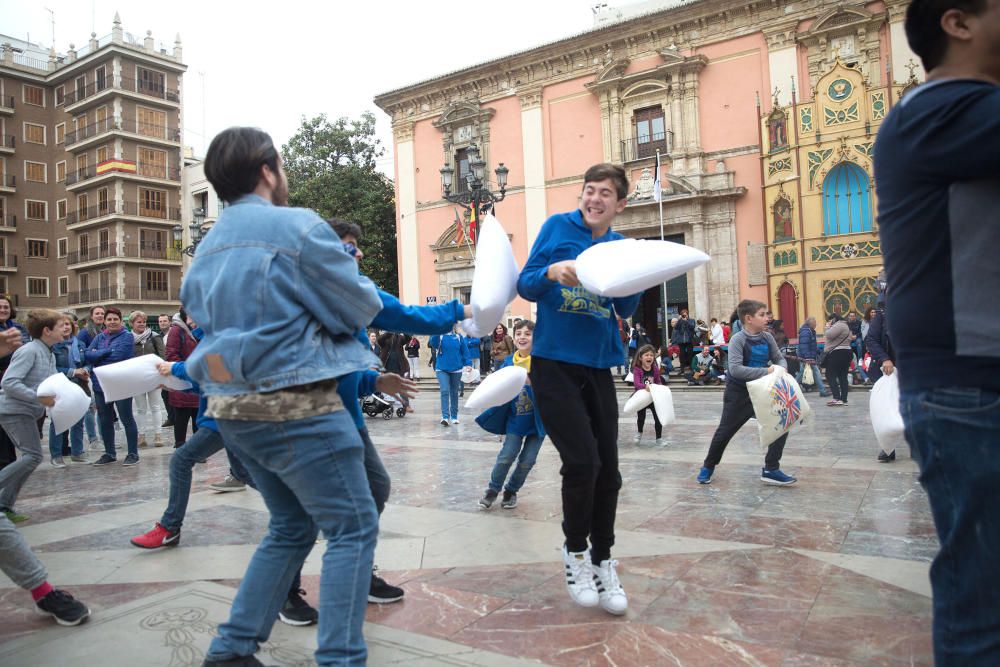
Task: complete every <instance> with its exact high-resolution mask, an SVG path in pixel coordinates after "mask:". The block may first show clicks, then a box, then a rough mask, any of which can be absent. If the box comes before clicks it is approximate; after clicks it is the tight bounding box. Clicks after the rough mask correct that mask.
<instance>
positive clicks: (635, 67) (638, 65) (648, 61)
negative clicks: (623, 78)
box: [625, 55, 663, 74]
mask: <svg viewBox="0 0 1000 667" xmlns="http://www.w3.org/2000/svg"><path fill="white" fill-rule="evenodd" d="M662 64H663V58H661V57H660V56H658V55H656V56H649V57H648V58H639V59H638V60H633V61H632V62H630V63H629V64H628V67H626V68H625V73H626V74H634V73H636V72H644V71H646V70H648V69H653V68H655V67H658V66H660V65H662Z"/></svg>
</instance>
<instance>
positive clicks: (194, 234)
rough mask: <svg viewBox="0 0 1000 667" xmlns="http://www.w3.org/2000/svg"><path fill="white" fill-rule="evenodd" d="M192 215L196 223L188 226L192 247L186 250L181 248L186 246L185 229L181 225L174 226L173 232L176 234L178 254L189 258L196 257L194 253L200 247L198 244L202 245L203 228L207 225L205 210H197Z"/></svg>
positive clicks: (175, 245) (175, 240) (175, 243)
mask: <svg viewBox="0 0 1000 667" xmlns="http://www.w3.org/2000/svg"><path fill="white" fill-rule="evenodd" d="M192 213H193V215H194V222H192V223H191V224H190V225H188V231H189V232H190V233H191V245H189V246H187V247H186V248H182V247H181V246H182V245H184V228H183V227H181V226H180V225H174V227H173V229H172V230H171V231H173V234H174V247H175V248H177V251H178V252H181V253H184V254H185V255H187V256H188V257H194V251H195V249H196V248H197V247H198V244H199V243H201V239H202V238H203V237H204V232H203V231H202V227H203V226H204V224H205V209H203V208H196V209H194V211H193V212H192Z"/></svg>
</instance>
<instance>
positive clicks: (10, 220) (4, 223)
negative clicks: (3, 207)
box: [0, 213, 17, 232]
mask: <svg viewBox="0 0 1000 667" xmlns="http://www.w3.org/2000/svg"><path fill="white" fill-rule="evenodd" d="M16 231H17V216H16V215H14V214H13V213H8V214H7V215H0V232H16Z"/></svg>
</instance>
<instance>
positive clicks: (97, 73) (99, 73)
mask: <svg viewBox="0 0 1000 667" xmlns="http://www.w3.org/2000/svg"><path fill="white" fill-rule="evenodd" d="M94 83H95V84H96V85H95V88H96V89H97V90H104V89H105V88H107V87H108V79H107V69H106V68H105V67H104V65H101V66H100V67H98V68H97V69H96V70H94Z"/></svg>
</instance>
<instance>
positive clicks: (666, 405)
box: [649, 384, 677, 426]
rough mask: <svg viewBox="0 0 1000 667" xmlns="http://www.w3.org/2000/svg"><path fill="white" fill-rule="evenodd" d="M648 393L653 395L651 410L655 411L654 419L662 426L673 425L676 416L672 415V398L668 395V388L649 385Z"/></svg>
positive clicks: (659, 385)
mask: <svg viewBox="0 0 1000 667" xmlns="http://www.w3.org/2000/svg"><path fill="white" fill-rule="evenodd" d="M649 391H650V392H651V393H652V394H653V409H654V410H656V418H657V419H659V420H660V423H661V424H663V425H664V426H667V425H668V424H673V423H674V422H675V421H676V420H677V416H676V415H675V414H674V397H673V394H671V393H670V388H669V387H665V386H664V385H662V384H651V385H649Z"/></svg>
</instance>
